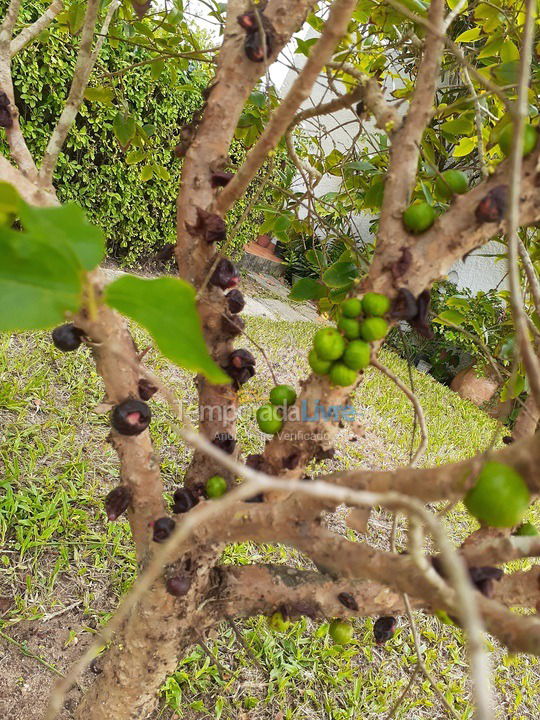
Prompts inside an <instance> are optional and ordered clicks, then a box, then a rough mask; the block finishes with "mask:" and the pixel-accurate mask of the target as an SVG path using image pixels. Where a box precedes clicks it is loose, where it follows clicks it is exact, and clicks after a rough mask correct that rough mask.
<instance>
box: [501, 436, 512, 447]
mask: <svg viewBox="0 0 540 720" xmlns="http://www.w3.org/2000/svg"><path fill="white" fill-rule="evenodd" d="M502 441H503V443H504V444H505V445H511V444H512V443H513V442H514V438H513V437H512V436H511V435H505V436H504V437H503V439H502Z"/></svg>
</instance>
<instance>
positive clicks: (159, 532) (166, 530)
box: [152, 517, 176, 543]
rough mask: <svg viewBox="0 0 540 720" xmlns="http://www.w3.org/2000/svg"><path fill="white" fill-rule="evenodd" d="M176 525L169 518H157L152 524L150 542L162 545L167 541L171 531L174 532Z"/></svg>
mask: <svg viewBox="0 0 540 720" xmlns="http://www.w3.org/2000/svg"><path fill="white" fill-rule="evenodd" d="M175 526H176V523H175V522H174V520H173V519H172V518H170V517H162V518H158V519H157V520H156V521H155V522H154V530H153V534H152V540H153V541H154V542H157V543H163V542H165V540H168V539H169V537H170V535H171V533H172V531H173V530H174V528H175Z"/></svg>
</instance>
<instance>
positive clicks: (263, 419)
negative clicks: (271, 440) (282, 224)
mask: <svg viewBox="0 0 540 720" xmlns="http://www.w3.org/2000/svg"><path fill="white" fill-rule="evenodd" d="M295 402H296V390H295V389H294V388H293V387H291V385H276V386H275V387H273V388H272V390H271V391H270V402H269V403H266V404H265V405H261V407H260V408H259V409H258V410H257V412H256V419H257V425H258V426H259V429H260V430H261V431H262V432H263V433H267V434H268V435H275V434H276V433H278V432H280V430H281V428H282V427H283V408H284V407H288V406H289V405H294V403H295Z"/></svg>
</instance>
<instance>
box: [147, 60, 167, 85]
mask: <svg viewBox="0 0 540 720" xmlns="http://www.w3.org/2000/svg"><path fill="white" fill-rule="evenodd" d="M164 69H165V60H154V62H152V63H150V76H151V78H152V80H158V79H159V76H160V75H161V73H162V72H163V70H164Z"/></svg>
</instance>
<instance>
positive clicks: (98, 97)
mask: <svg viewBox="0 0 540 720" xmlns="http://www.w3.org/2000/svg"><path fill="white" fill-rule="evenodd" d="M84 97H85V99H86V100H89V101H90V102H100V103H103V105H110V104H111V103H112V100H113V98H114V90H113V89H112V88H107V87H87V88H86V90H85V91H84Z"/></svg>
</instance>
